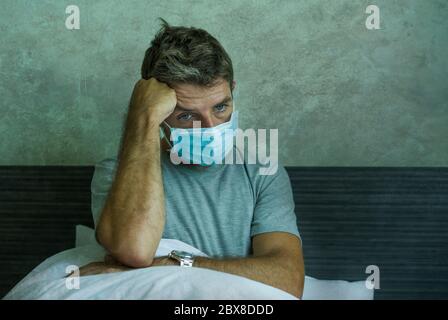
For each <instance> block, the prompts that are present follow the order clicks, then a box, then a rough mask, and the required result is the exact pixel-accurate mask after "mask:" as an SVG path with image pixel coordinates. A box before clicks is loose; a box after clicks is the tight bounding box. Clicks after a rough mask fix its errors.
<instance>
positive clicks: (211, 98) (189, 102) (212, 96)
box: [173, 81, 231, 109]
mask: <svg viewBox="0 0 448 320" xmlns="http://www.w3.org/2000/svg"><path fill="white" fill-rule="evenodd" d="M173 89H174V90H175V91H176V97H177V107H178V108H179V109H194V108H198V107H201V106H207V105H214V104H217V103H221V102H223V101H224V100H229V99H228V98H229V97H230V98H231V91H230V88H229V83H228V82H226V81H221V82H219V83H218V84H216V85H214V86H212V87H204V86H198V85H192V84H179V85H173ZM226 102H227V101H226Z"/></svg>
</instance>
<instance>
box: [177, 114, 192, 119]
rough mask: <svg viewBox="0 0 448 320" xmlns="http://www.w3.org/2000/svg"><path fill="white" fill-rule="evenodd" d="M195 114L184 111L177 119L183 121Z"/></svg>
mask: <svg viewBox="0 0 448 320" xmlns="http://www.w3.org/2000/svg"><path fill="white" fill-rule="evenodd" d="M192 117H193V116H192V115H191V113H182V114H181V115H180V116H178V117H177V120H181V121H188V120H190V119H191V118H192Z"/></svg>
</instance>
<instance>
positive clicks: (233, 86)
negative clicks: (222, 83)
mask: <svg viewBox="0 0 448 320" xmlns="http://www.w3.org/2000/svg"><path fill="white" fill-rule="evenodd" d="M235 87H236V81H235V80H232V91H233V90H234V89H235Z"/></svg>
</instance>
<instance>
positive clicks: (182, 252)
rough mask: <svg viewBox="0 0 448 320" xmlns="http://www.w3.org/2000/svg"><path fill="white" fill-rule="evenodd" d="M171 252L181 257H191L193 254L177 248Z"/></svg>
mask: <svg viewBox="0 0 448 320" xmlns="http://www.w3.org/2000/svg"><path fill="white" fill-rule="evenodd" d="M173 252H174V254H175V255H176V256H179V257H181V258H193V255H192V254H191V253H189V252H185V251H178V250H173Z"/></svg>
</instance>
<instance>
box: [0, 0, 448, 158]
mask: <svg viewBox="0 0 448 320" xmlns="http://www.w3.org/2000/svg"><path fill="white" fill-rule="evenodd" d="M69 4H76V5H78V6H79V8H80V11H81V28H80V30H67V29H66V28H65V19H66V16H67V14H66V13H65V7H66V6H67V5H69ZM369 4H375V5H378V6H379V8H380V10H381V30H367V29H366V27H365V19H366V18H367V16H368V15H367V14H366V13H365V9H366V7H367V5H369ZM159 16H160V17H163V18H164V19H166V20H167V21H168V22H169V23H171V24H174V25H187V26H190V25H191V26H196V27H201V28H204V29H206V30H208V31H209V32H210V33H211V34H213V35H214V36H216V37H217V38H218V39H219V40H220V41H221V43H222V44H223V45H224V47H225V48H226V49H227V51H228V52H229V54H230V56H231V57H232V59H233V62H234V68H235V73H236V81H237V89H236V92H235V94H236V99H237V100H235V102H236V103H237V106H238V107H239V109H240V112H241V117H240V118H241V125H242V127H243V128H248V127H253V128H279V137H280V142H279V144H280V150H279V156H280V160H281V161H282V162H283V163H284V164H286V165H307V166H308V165H310V166H448V102H447V101H448V62H447V60H448V59H447V58H448V20H447V18H448V7H447V1H446V0H428V1H423V0H407V1H405V0H404V1H398V0H397V1H390V0H383V1H361V0H360V1H355V0H338V1H326V0H325V1H323V0H312V1H311V0H309V1H298V0H295V1H292V0H291V1H261V0H254V1H241V0H233V1H219V2H218V1H148V0H145V1H143V0H140V1H137V0H134V1H105V0H101V1H98V0H96V1H77V0H74V1H70V2H65V1H59V0H53V1H23V0H22V1H4V0H2V1H1V10H0V37H1V38H0V39H1V45H0V73H1V80H0V97H1V98H0V99H1V100H0V134H1V144H0V155H1V157H0V164H1V165H9V164H17V165H31V164H39V165H47V164H67V165H68V164H92V163H94V162H96V161H99V160H100V159H102V158H104V157H107V156H111V155H115V154H116V152H117V148H118V144H119V140H120V134H121V127H122V121H123V116H124V114H125V112H126V108H127V104H128V101H129V97H130V94H131V91H132V88H133V85H134V82H135V81H136V80H138V78H139V68H140V65H141V62H142V58H143V54H144V51H145V49H146V48H147V46H148V44H149V42H150V40H151V39H152V37H153V35H154V33H155V32H156V31H157V30H158V28H159V22H158V21H157V20H156V18H157V17H159Z"/></svg>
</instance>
